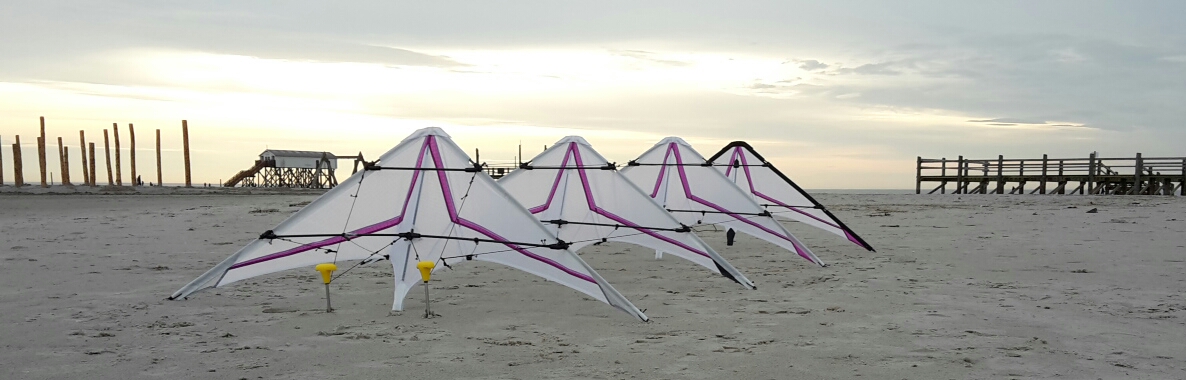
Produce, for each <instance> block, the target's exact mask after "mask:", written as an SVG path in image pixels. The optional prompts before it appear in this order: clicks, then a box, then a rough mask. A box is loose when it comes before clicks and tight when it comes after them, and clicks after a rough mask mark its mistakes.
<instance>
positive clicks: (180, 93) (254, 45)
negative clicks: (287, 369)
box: [0, 0, 1186, 189]
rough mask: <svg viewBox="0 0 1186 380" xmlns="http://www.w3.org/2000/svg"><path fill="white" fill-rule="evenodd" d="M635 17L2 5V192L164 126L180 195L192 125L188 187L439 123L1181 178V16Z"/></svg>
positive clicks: (847, 11) (173, 4) (813, 176)
mask: <svg viewBox="0 0 1186 380" xmlns="http://www.w3.org/2000/svg"><path fill="white" fill-rule="evenodd" d="M639 3H641V2H636V1H598V2H575V1H472V2H462V1H433V2H421V1H392V0H383V1H343V2H324V1H304V0H291V1H189V2H181V1H147V0H143V1H73V0H62V1H23V0H0V36H4V37H3V38H0V144H3V147H4V149H3V150H0V154H2V155H3V158H4V165H5V167H4V171H5V180H6V181H8V182H11V181H12V163H11V156H12V148H11V144H12V143H13V142H14V138H15V135H20V136H21V144H22V146H21V148H22V152H23V156H24V162H25V166H24V167H25V169H24V173H25V177H26V179H28V178H33V177H35V176H36V173H37V166H36V136H37V135H38V133H39V131H38V117H45V118H46V129H47V136H49V139H50V140H51V143H54V144H51V149H50V150H51V151H53V148H56V146H55V145H56V137H62V138H63V140H64V143H65V145H66V146H67V149H74V150H72V151H71V152H70V157H71V165H72V169H71V172H72V173H74V174H73V176H74V177H78V176H80V174H79V173H80V172H81V159H80V158H79V151H78V150H77V147H78V144H79V141H78V137H77V136H78V131H80V130H82V131H84V132H85V134H86V138H87V140H88V142H96V146H98V147H102V135H103V130H104V129H111V128H112V123H118V124H119V129H120V134H121V142H122V143H123V144H122V145H121V148H123V149H124V153H123V154H124V155H125V156H124V157H125V159H124V160H123V161H122V165H123V170H122V171H123V172H124V173H125V176H126V175H127V174H126V173H127V172H128V171H129V168H128V167H127V165H128V162H127V159H126V154H127V153H126V149H127V140H126V139H127V135H126V133H127V129H126V127H127V125H128V124H133V125H134V126H135V128H136V132H137V153H138V159H139V163H138V165H137V169H138V170H139V171H140V172H141V173H149V172H154V171H155V162H152V161H153V160H152V159H151V157H152V155H153V151H152V149H153V147H154V143H155V141H154V138H155V137H154V135H153V134H154V132H155V130H156V129H160V130H161V134H162V142H161V143H162V149H163V155H164V157H163V160H164V164H163V166H164V168H163V171H164V173H165V182H166V183H170V182H173V183H175V182H181V181H182V178H183V177H182V176H183V170H182V158H181V153H180V151H181V120H187V122H188V124H189V133H190V144H191V150H192V160H193V172H194V181H195V182H197V183H205V182H209V183H214V182H217V181H220V180H225V179H226V178H228V177H230V176H232V175H234V174H235V173H236V172H238V171H239V170H241V169H245V168H247V167H249V166H251V164H252V163H253V160H255V159H256V158H257V156H258V155H259V153H260V152H262V151H263V150H264V149H268V148H273V149H290V150H317V151H330V152H333V153H337V154H341V155H346V154H355V153H358V152H362V153H363V154H364V156H366V157H367V158H368V159H374V158H377V157H378V156H379V155H381V154H382V153H384V152H386V151H387V150H388V149H390V148H391V147H393V146H395V144H397V143H398V142H399V141H400V140H402V139H403V137H405V136H406V135H408V134H409V133H411V132H412V131H414V130H416V129H419V128H423V127H429V126H436V127H442V128H444V129H445V130H446V131H447V132H448V133H449V134H450V135H452V136H453V138H454V140H455V141H456V142H457V143H458V145H460V146H461V147H462V148H463V149H465V150H467V151H470V152H472V151H473V150H474V149H480V151H481V160H482V161H485V162H490V163H506V162H510V161H513V160H514V158H515V155H516V154H517V153H516V151H517V149H518V146H519V145H522V146H523V155H524V159H530V157H532V156H534V155H535V154H536V153H538V152H539V151H540V150H542V149H543V147H544V146H546V145H549V144H551V143H553V142H555V141H556V140H559V139H560V138H562V137H564V136H567V135H580V136H584V137H585V139H586V140H588V141H589V142H590V143H592V144H593V147H594V148H595V149H597V150H598V151H599V152H601V153H602V155H603V156H605V157H606V158H608V159H610V160H611V161H617V162H619V163H624V162H626V161H629V160H630V159H633V158H635V157H636V156H637V155H638V154H641V153H642V152H643V151H645V150H646V149H648V148H649V147H650V146H652V145H653V144H654V143H656V142H658V141H659V140H660V139H662V138H663V137H666V136H680V137H682V138H684V139H685V140H687V141H688V142H689V143H691V144H692V145H693V147H694V148H696V149H697V150H698V151H700V153H701V154H702V155H704V156H705V157H708V156H711V155H712V154H713V153H715V152H716V151H717V150H719V149H720V148H721V147H723V146H724V145H725V144H727V143H728V142H730V141H734V140H745V141H748V142H749V143H750V144H751V145H753V146H754V147H755V148H756V149H757V150H758V152H759V153H761V154H762V155H763V156H765V157H766V158H767V159H768V160H770V161H771V162H772V163H773V164H774V165H775V166H777V167H778V168H780V169H781V171H783V172H784V173H787V174H788V176H790V177H791V178H792V179H794V180H795V181H796V182H797V183H799V184H800V185H801V186H803V187H805V188H816V189H905V188H912V187H913V185H914V165H915V158H916V157H918V156H922V157H924V158H939V157H948V158H953V157H956V156H959V155H963V156H967V157H971V158H995V157H996V156H997V155H1004V156H1005V157H1007V158H1008V157H1015V158H1034V157H1041V155H1042V154H1049V155H1050V156H1051V157H1068V158H1069V157H1086V156H1087V155H1088V154H1089V153H1090V152H1092V151H1098V152H1100V153H1101V154H1102V155H1104V156H1113V157H1129V156H1133V155H1134V154H1135V153H1136V152H1142V153H1143V154H1144V155H1145V156H1186V148H1184V147H1183V143H1182V142H1183V141H1186V128H1184V127H1183V120H1184V119H1186V107H1184V106H1183V104H1184V102H1183V101H1184V100H1186V26H1184V25H1186V23H1184V22H1181V15H1183V14H1186V3H1184V2H1180V1H1142V2H1119V1H1114V2H1105V1H1042V2H1034V1H993V2H953V1H894V2H886V1H827V2H820V1H728V2H726V1H719V2H707V1H652V2H645V4H639ZM112 132H113V131H112ZM99 153H100V157H101V156H102V150H101V149H100V152H99ZM50 156H51V157H50V160H49V161H50V163H49V167H50V168H51V171H55V172H56V171H60V170H53V168H58V166H57V165H58V164H57V159H56V154H51V155H50ZM30 157H33V158H32V159H30ZM30 162H32V163H33V164H32V165H30ZM101 162H102V161H101ZM341 164H342V165H346V166H348V163H346V162H345V161H343V162H342V163H341ZM100 167H102V165H100ZM347 173H348V172H347ZM345 177H346V174H342V173H339V180H341V179H345ZM145 182H148V181H147V180H146V181H145Z"/></svg>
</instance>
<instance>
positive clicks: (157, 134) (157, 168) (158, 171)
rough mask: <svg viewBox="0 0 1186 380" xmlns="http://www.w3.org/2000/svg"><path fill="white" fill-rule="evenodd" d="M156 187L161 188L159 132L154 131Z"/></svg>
mask: <svg viewBox="0 0 1186 380" xmlns="http://www.w3.org/2000/svg"><path fill="white" fill-rule="evenodd" d="M156 185H157V186H162V185H163V182H161V130H160V129H157V130H156Z"/></svg>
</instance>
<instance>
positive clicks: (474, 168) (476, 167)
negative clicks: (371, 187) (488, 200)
mask: <svg viewBox="0 0 1186 380" xmlns="http://www.w3.org/2000/svg"><path fill="white" fill-rule="evenodd" d="M364 169H365V170H408V171H417V170H420V171H430V172H466V173H477V172H480V171H482V165H480V164H474V166H470V167H465V168H415V167H402V166H378V165H372V166H367V167H365V168H364Z"/></svg>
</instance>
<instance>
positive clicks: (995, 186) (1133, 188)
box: [914, 153, 1186, 195]
mask: <svg viewBox="0 0 1186 380" xmlns="http://www.w3.org/2000/svg"><path fill="white" fill-rule="evenodd" d="M915 173H916V174H915V188H914V192H915V193H916V194H922V190H923V182H928V183H938V184H937V186H936V187H935V188H933V189H931V191H929V192H927V194H934V193H935V192H939V193H940V194H945V193H947V187H948V185H953V186H954V188H953V189H952V194H1111V195H1183V191H1186V189H1183V187H1186V186H1184V185H1183V184H1186V157H1143V156H1142V155H1141V154H1140V153H1137V155H1136V157H1099V156H1098V155H1097V154H1096V153H1092V154H1091V155H1090V156H1089V157H1088V158H1050V157H1048V156H1047V155H1042V157H1041V158H1025V159H1016V158H1012V159H1005V157H1004V156H997V158H996V159H965V158H964V157H963V156H959V158H957V159H955V160H949V159H947V158H940V159H933V158H922V157H918V162H917V165H916V169H915ZM928 186H929V185H928Z"/></svg>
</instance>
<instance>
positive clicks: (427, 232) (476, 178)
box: [170, 128, 647, 321]
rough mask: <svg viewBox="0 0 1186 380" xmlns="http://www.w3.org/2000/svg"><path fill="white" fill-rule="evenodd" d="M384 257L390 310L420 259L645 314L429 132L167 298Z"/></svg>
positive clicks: (399, 305)
mask: <svg viewBox="0 0 1186 380" xmlns="http://www.w3.org/2000/svg"><path fill="white" fill-rule="evenodd" d="M382 258H385V259H388V260H390V261H391V264H392V267H393V268H394V269H395V277H396V278H395V304H394V306H393V309H394V310H402V309H403V299H404V296H405V295H407V293H408V291H409V290H411V288H412V287H414V286H416V284H417V283H419V282H420V274H419V271H418V269H417V268H416V264H417V262H420V261H431V262H435V263H437V264H440V265H437V266H436V268H437V269H440V268H442V267H448V266H450V265H455V264H460V263H462V262H465V261H468V260H482V261H488V262H494V263H499V264H504V265H507V266H510V267H514V268H517V269H520V270H523V271H525V272H528V273H531V274H535V275H537V276H540V277H543V278H545V279H548V280H551V281H554V282H557V283H560V284H561V285H565V286H568V287H570V288H573V289H575V290H577V291H580V292H581V293H584V294H586V295H588V296H590V297H593V298H594V299H597V300H599V301H602V302H605V303H608V304H610V305H612V306H614V307H616V308H618V309H620V310H622V311H625V312H626V313H628V314H630V315H633V316H635V317H636V318H638V319H640V320H643V321H645V320H647V316H646V315H645V314H643V313H642V311H640V310H639V309H638V308H636V307H635V306H634V305H633V304H631V303H630V301H628V300H627V299H626V298H625V297H624V296H622V294H621V293H618V291H617V290H615V289H614V288H613V287H612V286H610V284H609V283H608V282H606V281H605V279H604V278H602V277H601V276H600V275H599V274H598V273H597V272H596V271H594V270H593V268H592V267H590V266H589V265H588V264H587V263H585V262H584V260H581V258H580V257H578V256H577V255H576V253H573V251H572V250H570V249H569V243H566V242H564V241H562V240H559V239H557V238H556V236H555V235H553V234H552V233H550V232H549V231H548V230H547V229H546V228H545V227H544V225H543V224H541V223H540V222H539V221H538V220H536V219H535V217H533V216H532V215H531V213H529V212H528V211H527V210H526V209H524V208H523V207H522V206H521V205H519V203H517V202H515V200H514V198H512V197H511V196H510V194H507V193H506V191H505V190H503V189H502V188H501V187H499V186H498V184H497V183H495V182H494V180H493V179H491V178H490V176H488V175H487V174H485V173H484V172H483V171H482V168H481V167H480V166H479V165H477V164H475V163H473V162H471V161H470V159H469V156H467V155H466V154H465V153H464V151H462V150H461V148H459V147H457V145H455V144H454V143H453V141H452V140H451V139H450V138H449V135H447V134H445V132H444V131H442V130H440V129H439V128H425V129H421V130H419V131H416V132H415V133H413V134H412V135H411V136H408V137H407V138H406V139H404V140H403V141H402V142H400V143H399V145H397V146H396V147H395V148H392V149H391V150H390V151H388V152H387V153H386V154H384V155H383V156H382V157H380V158H379V161H377V162H376V163H375V164H371V165H367V167H366V170H363V171H360V172H358V173H356V174H354V175H353V176H351V177H350V178H349V179H348V180H346V181H344V182H342V184H341V185H339V186H337V187H335V188H333V189H332V190H330V191H329V192H327V193H325V194H324V195H322V196H321V197H320V198H318V199H317V200H315V201H314V202H312V203H310V204H309V205H308V206H306V207H305V208H304V209H302V210H301V211H299V212H297V213H296V214H294V215H293V216H291V217H290V218H288V220H285V221H284V222H282V223H280V225H279V226H277V227H276V228H274V229H272V230H270V231H267V232H265V233H263V234H262V235H261V236H260V237H259V239H258V240H255V241H253V242H251V243H250V244H248V245H247V246H246V247H244V248H243V249H241V250H239V251H238V252H236V253H235V254H233V255H231V256H230V257H228V258H227V259H226V260H223V262H221V263H219V264H218V265H216V266H215V267H214V268H212V269H210V270H209V271H207V272H206V273H205V274H203V275H201V276H200V277H198V278H197V279H195V280H194V281H192V282H190V283H189V284H188V285H186V286H185V287H182V288H181V289H180V290H178V291H177V292H176V293H174V294H173V296H172V297H170V299H178V298H183V297H186V296H189V295H190V294H192V293H194V292H196V291H199V290H202V289H206V288H211V287H220V286H226V285H228V284H231V283H234V282H236V281H240V280H243V279H247V278H251V277H255V276H259V275H263V274H268V273H273V272H278V271H282V270H286V269H292V268H300V267H310V266H313V265H315V264H318V263H326V262H338V261H345V260H363V262H370V261H375V260H377V259H382Z"/></svg>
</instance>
